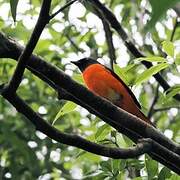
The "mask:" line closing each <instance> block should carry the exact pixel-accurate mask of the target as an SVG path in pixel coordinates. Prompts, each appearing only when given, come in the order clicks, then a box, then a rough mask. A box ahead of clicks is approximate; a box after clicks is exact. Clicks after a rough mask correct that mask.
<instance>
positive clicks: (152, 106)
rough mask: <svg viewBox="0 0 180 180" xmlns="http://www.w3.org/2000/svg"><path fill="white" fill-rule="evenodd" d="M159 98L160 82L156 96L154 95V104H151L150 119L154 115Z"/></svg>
mask: <svg viewBox="0 0 180 180" xmlns="http://www.w3.org/2000/svg"><path fill="white" fill-rule="evenodd" d="M158 98H159V84H158V85H157V87H156V90H155V96H154V99H153V101H152V104H151V106H150V109H149V112H148V115H147V117H148V119H150V118H151V117H152V115H153V112H154V106H155V104H156V103H157V100H158Z"/></svg>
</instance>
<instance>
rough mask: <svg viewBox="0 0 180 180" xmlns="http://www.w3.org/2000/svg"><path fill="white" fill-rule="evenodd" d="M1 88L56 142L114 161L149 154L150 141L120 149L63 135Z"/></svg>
mask: <svg viewBox="0 0 180 180" xmlns="http://www.w3.org/2000/svg"><path fill="white" fill-rule="evenodd" d="M1 88H2V89H1V90H2V92H1V95H2V96H3V97H4V98H5V99H7V100H8V101H9V102H10V103H11V104H12V105H13V106H14V107H15V108H16V110H17V111H18V112H20V113H21V114H23V115H24V116H25V117H26V118H28V119H29V120H30V121H31V122H32V123H33V124H34V126H35V127H36V129H37V130H39V131H41V132H42V133H44V134H46V135H47V136H48V137H50V138H51V139H54V140H56V141H57V142H60V143H63V144H67V145H71V146H75V147H78V148H81V149H83V150H85V151H88V152H91V153H94V154H97V155H102V156H106V157H111V158H114V159H127V158H135V157H137V156H139V155H142V154H144V153H147V152H150V150H151V147H152V140H151V139H140V141H139V143H137V145H136V146H135V147H131V148H128V149H122V148H112V147H107V146H104V145H99V144H96V143H93V142H91V141H88V140H86V139H84V138H82V137H80V136H78V135H75V134H67V133H63V132H61V131H59V130H57V129H56V128H54V127H53V126H51V125H50V124H48V123H47V122H46V121H45V120H43V119H42V118H41V117H40V116H39V115H38V114H37V113H35V112H34V111H33V110H32V109H31V108H30V107H29V106H28V105H27V104H26V103H25V101H23V100H22V99H21V98H20V97H19V96H18V95H17V94H10V93H7V91H4V92H3V87H2V86H1Z"/></svg>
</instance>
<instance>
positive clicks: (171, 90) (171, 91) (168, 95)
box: [165, 85, 180, 99]
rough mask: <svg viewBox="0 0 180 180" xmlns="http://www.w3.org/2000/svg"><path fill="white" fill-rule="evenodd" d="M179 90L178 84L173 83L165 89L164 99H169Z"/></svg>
mask: <svg viewBox="0 0 180 180" xmlns="http://www.w3.org/2000/svg"><path fill="white" fill-rule="evenodd" d="M179 92H180V85H175V86H173V87H171V88H169V89H168V90H167V91H166V96H165V97H166V99H169V98H171V97H173V96H175V95H176V94H178V93H179Z"/></svg>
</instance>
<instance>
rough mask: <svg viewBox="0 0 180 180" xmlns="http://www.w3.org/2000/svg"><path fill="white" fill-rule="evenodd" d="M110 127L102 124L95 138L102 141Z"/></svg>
mask: <svg viewBox="0 0 180 180" xmlns="http://www.w3.org/2000/svg"><path fill="white" fill-rule="evenodd" d="M110 130H111V127H110V126H109V125H108V124H104V125H102V126H101V127H99V128H98V130H97V132H96V134H95V138H96V140H97V139H98V140H99V139H104V138H105V136H106V135H107V134H108V133H109V132H110Z"/></svg>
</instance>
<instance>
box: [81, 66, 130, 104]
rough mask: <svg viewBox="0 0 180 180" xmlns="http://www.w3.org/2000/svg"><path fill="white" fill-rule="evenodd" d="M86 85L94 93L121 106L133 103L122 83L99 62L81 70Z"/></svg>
mask: <svg viewBox="0 0 180 180" xmlns="http://www.w3.org/2000/svg"><path fill="white" fill-rule="evenodd" d="M83 78H84V81H85V83H86V85H87V87H88V88H89V89H90V90H91V91H93V92H94V93H96V94H98V95H100V96H103V97H105V98H106V99H108V100H110V101H112V102H113V103H115V104H118V105H119V106H121V107H123V106H126V104H129V103H133V100H132V98H131V96H130V95H129V93H128V92H127V90H126V88H125V87H124V85H123V84H121V83H120V81H118V80H117V79H116V78H115V77H114V76H113V75H112V74H111V72H110V71H108V69H106V68H105V67H104V66H102V65H100V64H92V65H90V66H89V67H87V68H86V69H85V71H84V72H83Z"/></svg>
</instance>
